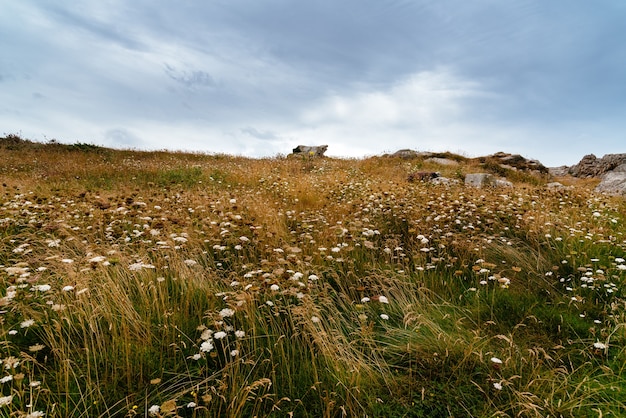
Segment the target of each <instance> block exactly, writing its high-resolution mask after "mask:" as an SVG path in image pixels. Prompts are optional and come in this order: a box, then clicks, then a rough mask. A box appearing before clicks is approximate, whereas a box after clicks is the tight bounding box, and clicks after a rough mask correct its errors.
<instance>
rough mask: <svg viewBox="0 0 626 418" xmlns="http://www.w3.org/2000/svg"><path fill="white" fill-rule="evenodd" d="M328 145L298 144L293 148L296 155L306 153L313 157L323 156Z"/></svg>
mask: <svg viewBox="0 0 626 418" xmlns="http://www.w3.org/2000/svg"><path fill="white" fill-rule="evenodd" d="M327 149H328V145H315V146H309V145H298V146H297V147H295V148H294V149H293V153H294V155H306V156H311V157H323V156H324V153H325V152H326V150H327Z"/></svg>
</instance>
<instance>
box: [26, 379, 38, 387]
mask: <svg viewBox="0 0 626 418" xmlns="http://www.w3.org/2000/svg"><path fill="white" fill-rule="evenodd" d="M28 386H30V387H31V388H37V387H39V386H41V381H40V380H32V381H31V382H30V383H29V384H28Z"/></svg>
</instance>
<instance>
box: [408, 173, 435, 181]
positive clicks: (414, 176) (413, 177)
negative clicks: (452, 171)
mask: <svg viewBox="0 0 626 418" xmlns="http://www.w3.org/2000/svg"><path fill="white" fill-rule="evenodd" d="M437 177H439V173H437V172H435V171H416V172H414V173H411V174H409V175H408V177H407V180H408V181H409V182H410V183H413V182H415V181H429V180H433V179H436V178H437Z"/></svg>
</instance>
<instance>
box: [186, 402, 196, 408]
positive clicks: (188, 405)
mask: <svg viewBox="0 0 626 418" xmlns="http://www.w3.org/2000/svg"><path fill="white" fill-rule="evenodd" d="M196 406H197V405H196V403H195V402H189V403H188V404H187V408H195V407H196Z"/></svg>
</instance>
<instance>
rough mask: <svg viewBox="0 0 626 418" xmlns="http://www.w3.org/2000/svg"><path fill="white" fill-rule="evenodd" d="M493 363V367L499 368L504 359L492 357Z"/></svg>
mask: <svg viewBox="0 0 626 418" xmlns="http://www.w3.org/2000/svg"><path fill="white" fill-rule="evenodd" d="M491 363H492V364H493V367H494V368H495V369H499V368H500V365H501V364H502V360H500V359H499V358H498V357H491Z"/></svg>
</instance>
